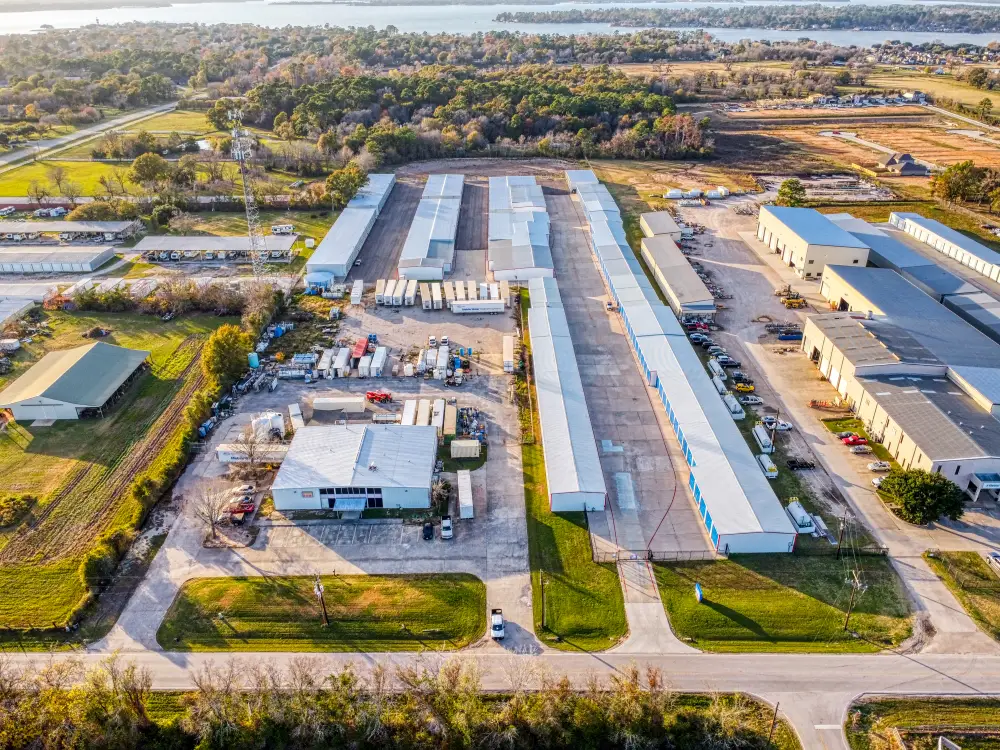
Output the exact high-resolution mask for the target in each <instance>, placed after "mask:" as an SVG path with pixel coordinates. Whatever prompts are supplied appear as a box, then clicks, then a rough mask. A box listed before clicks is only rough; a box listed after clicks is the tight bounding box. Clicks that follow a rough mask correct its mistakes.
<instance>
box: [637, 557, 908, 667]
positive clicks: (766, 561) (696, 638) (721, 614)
mask: <svg viewBox="0 0 1000 750" xmlns="http://www.w3.org/2000/svg"><path fill="white" fill-rule="evenodd" d="M859 565H860V567H861V569H862V570H863V571H864V573H863V577H864V581H865V583H867V584H868V589H867V591H865V593H864V594H862V595H861V596H860V598H859V599H858V601H857V604H856V607H855V610H854V613H853V614H852V615H851V622H850V627H851V630H854V631H856V632H858V633H859V634H860V635H861V638H855V637H853V636H852V635H851V633H849V632H847V631H846V630H844V618H845V613H846V609H847V605H848V601H849V599H850V587H849V586H848V585H847V583H846V581H845V578H846V576H847V572H848V571H847V568H848V564H847V563H846V562H845V561H842V560H835V559H834V558H832V557H805V556H797V555H734V556H733V557H731V558H730V559H729V560H720V561H715V562H688V563H670V564H667V563H663V564H656V565H654V570H655V573H656V581H657V583H658V585H659V588H660V596H661V598H662V599H663V606H664V608H665V609H666V611H667V615H668V617H669V618H670V624H671V626H672V627H673V629H674V632H675V633H676V634H677V635H678V636H679V637H681V638H686V639H689V642H690V643H691V644H692V645H693V646H696V647H698V648H701V649H704V650H706V651H720V652H748V651H754V652H760V651H771V652H826V653H868V652H874V651H880V650H882V649H884V648H888V647H890V646H894V645H896V644H898V643H900V642H901V641H903V640H904V639H905V638H907V637H908V636H909V635H910V631H911V623H910V616H909V615H910V613H909V606H908V604H907V598H906V593H905V591H904V590H903V587H902V585H901V584H900V581H899V578H898V577H897V576H896V574H895V572H894V571H893V570H892V567H891V565H890V564H889V561H888V560H887V559H885V558H881V557H866V558H861V559H860V563H859ZM695 582H698V583H701V585H702V590H703V592H704V601H703V602H702V603H701V604H699V603H698V602H697V601H696V600H695V597H694V584H695Z"/></svg>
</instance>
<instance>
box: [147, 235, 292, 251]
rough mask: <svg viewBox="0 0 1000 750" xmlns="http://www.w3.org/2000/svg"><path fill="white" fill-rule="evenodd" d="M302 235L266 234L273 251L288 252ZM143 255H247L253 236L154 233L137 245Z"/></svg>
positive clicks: (267, 243)
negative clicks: (187, 235)
mask: <svg viewBox="0 0 1000 750" xmlns="http://www.w3.org/2000/svg"><path fill="white" fill-rule="evenodd" d="M297 239H298V235H297V234H272V235H268V236H267V237H265V238H264V242H265V244H266V245H267V249H268V251H269V252H272V253H281V254H282V255H287V254H288V253H290V252H291V250H292V246H293V245H294V244H295V241H296V240H297ZM135 249H136V251H137V252H139V253H142V254H143V255H146V254H151V253H157V254H158V253H189V254H191V253H194V254H196V255H197V256H199V257H200V256H201V255H202V253H206V252H208V253H212V254H213V255H214V254H217V253H224V254H225V255H224V256H223V257H246V255H247V254H248V253H249V252H250V238H249V237H246V236H245V235H239V236H232V237H220V236H212V235H200V236H191V237H178V236H176V235H162V234H157V235H152V236H147V237H143V238H142V239H141V240H140V241H139V242H138V243H137V244H136V246H135Z"/></svg>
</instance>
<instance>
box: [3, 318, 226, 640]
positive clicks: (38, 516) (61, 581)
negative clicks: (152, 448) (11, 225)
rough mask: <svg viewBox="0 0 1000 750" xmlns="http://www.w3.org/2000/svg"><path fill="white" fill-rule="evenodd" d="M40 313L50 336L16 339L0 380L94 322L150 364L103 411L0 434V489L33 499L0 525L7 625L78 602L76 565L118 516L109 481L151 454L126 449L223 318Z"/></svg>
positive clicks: (56, 616)
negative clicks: (18, 516)
mask: <svg viewBox="0 0 1000 750" xmlns="http://www.w3.org/2000/svg"><path fill="white" fill-rule="evenodd" d="M45 320H46V321H47V322H48V323H49V324H50V326H51V331H52V335H51V336H50V337H37V336H36V337H35V340H34V341H33V342H32V343H30V344H26V345H24V347H23V348H22V350H21V351H20V352H18V353H17V354H16V355H15V357H14V369H13V372H12V374H10V375H8V376H5V377H3V378H0V387H3V386H5V385H6V384H7V383H8V382H10V380H12V379H13V378H15V377H17V376H18V375H20V374H21V373H23V372H25V371H26V370H27V369H28V368H29V367H30V365H31V364H32V363H33V362H35V361H37V360H38V359H39V358H41V356H42V355H43V354H44V353H45V352H47V351H52V350H56V349H64V348H68V347H73V346H79V345H81V344H84V343H86V341H87V340H86V339H84V338H83V337H82V333H83V332H84V331H86V330H87V329H88V328H91V327H94V326H101V327H104V328H107V329H110V330H111V332H112V333H111V335H110V336H108V337H107V338H106V339H104V340H105V341H108V342H110V343H115V344H120V345H122V346H126V347H130V348H136V349H146V350H148V351H150V352H151V356H150V361H151V371H150V372H149V373H148V374H146V375H144V376H143V377H142V379H141V380H140V382H139V383H138V384H137V385H136V386H135V387H134V388H133V389H132V390H131V391H130V393H129V394H128V395H127V396H126V398H125V399H124V400H123V402H121V403H120V404H119V405H118V406H116V408H115V410H114V411H113V412H112V413H111V414H110V415H109V416H108V417H106V418H104V419H95V420H87V421H81V422H72V421H63V422H57V423H56V424H55V425H53V426H52V427H38V428H36V427H32V426H31V424H30V423H27V424H20V423H15V424H12V425H10V426H9V427H8V429H7V431H6V432H5V433H3V434H2V435H0V475H2V476H3V477H4V489H5V490H7V491H11V492H19V493H20V492H23V493H30V494H32V495H35V496H36V497H38V502H37V503H36V504H35V505H34V506H33V507H32V508H31V510H30V511H29V513H28V514H27V515H26V517H25V518H24V519H22V522H21V523H20V525H18V526H14V527H10V528H7V529H4V530H2V531H0V623H3V624H9V625H12V626H27V625H33V626H36V627H49V626H51V624H52V623H53V622H62V621H64V620H65V618H66V616H67V615H68V613H69V612H70V611H71V610H72V609H73V608H74V606H75V605H76V604H77V603H78V602H79V601H80V599H81V597H82V596H83V587H82V584H81V583H80V580H79V577H78V576H77V574H76V570H77V566H78V565H79V561H80V559H81V557H82V555H83V554H84V552H85V551H86V550H87V549H89V548H90V546H91V545H92V544H93V542H94V540H95V539H96V538H97V537H98V536H99V535H100V534H101V532H102V531H103V530H104V529H106V528H108V527H109V526H110V525H112V524H113V523H115V522H116V521H118V520H119V519H117V514H118V513H120V512H122V511H123V509H124V508H125V503H124V500H125V499H126V498H125V496H124V492H123V491H121V490H119V489H118V487H119V485H121V484H122V483H123V482H124V483H127V481H130V480H131V477H132V472H135V471H137V469H138V468H141V466H142V464H143V463H144V462H146V461H148V460H152V459H155V458H156V455H155V454H150V455H148V456H147V455H145V454H144V453H141V452H140V450H141V449H138V448H137V449H136V451H135V452H133V451H131V450H130V449H131V448H133V446H136V445H137V444H139V443H140V441H142V440H143V439H144V438H145V437H146V436H147V435H148V434H149V433H150V432H151V430H150V428H151V426H152V425H153V424H154V422H155V421H156V420H158V419H161V417H163V415H164V413H165V412H166V411H167V408H168V406H169V405H170V404H171V403H172V402H173V400H174V398H175V396H176V395H177V393H178V391H179V390H180V389H181V388H182V387H189V386H190V384H192V383H193V382H194V379H195V377H196V376H197V374H198V368H197V365H196V364H194V359H195V357H196V356H197V353H198V351H199V348H200V345H201V342H202V341H203V340H204V338H205V337H206V336H207V335H208V333H209V332H210V331H211V330H213V329H214V328H215V327H216V326H218V325H221V324H222V323H224V322H226V321H227V319H225V318H217V317H212V316H184V317H181V318H177V319H175V320H173V321H171V322H170V323H163V322H162V321H160V320H159V319H158V318H156V317H150V316H141V315H133V314H100V315H97V314H73V313H63V312H50V313H46V314H45ZM190 365H193V366H192V369H191V371H190V372H189V373H186V372H185V370H186V368H188V366H190ZM163 418H167V419H169V417H163ZM71 483H72V484H71ZM64 489H65V490H66V494H65V495H64V496H63V497H62V498H61V499H60V500H59V502H58V503H57V504H52V503H53V501H54V500H55V499H56V498H57V497H58V496H59V495H60V493H61V492H62V490H64ZM109 493H110V494H109ZM50 504H51V505H52V507H49V506H50Z"/></svg>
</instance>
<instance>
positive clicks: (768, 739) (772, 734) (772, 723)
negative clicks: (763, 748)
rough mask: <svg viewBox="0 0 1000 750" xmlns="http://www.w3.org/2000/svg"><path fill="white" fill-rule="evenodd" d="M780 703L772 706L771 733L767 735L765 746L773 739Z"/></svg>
mask: <svg viewBox="0 0 1000 750" xmlns="http://www.w3.org/2000/svg"><path fill="white" fill-rule="evenodd" d="M780 705H781V704H780V703H775V704H774V716H772V717H771V731H770V732H768V733H767V744H769V745H770V744H771V739H772V738H773V737H774V727H775V725H776V724H777V723H778V706H780Z"/></svg>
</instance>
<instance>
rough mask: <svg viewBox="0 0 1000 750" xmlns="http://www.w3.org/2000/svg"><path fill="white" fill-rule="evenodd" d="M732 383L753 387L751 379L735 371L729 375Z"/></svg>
mask: <svg viewBox="0 0 1000 750" xmlns="http://www.w3.org/2000/svg"><path fill="white" fill-rule="evenodd" d="M731 376H732V378H733V382H734V383H745V384H746V385H753V378H750V377H747V376H746V375H745V374H744V373H742V372H740V371H739V370H737V371H736V372H734V373H731Z"/></svg>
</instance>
